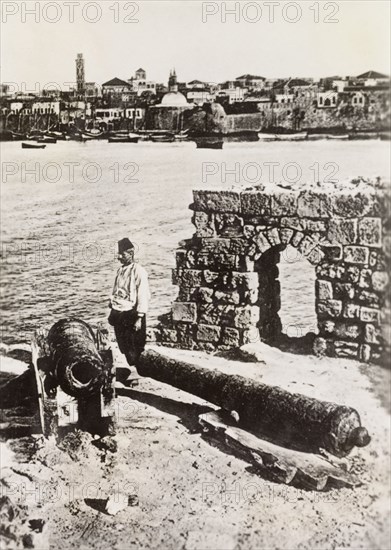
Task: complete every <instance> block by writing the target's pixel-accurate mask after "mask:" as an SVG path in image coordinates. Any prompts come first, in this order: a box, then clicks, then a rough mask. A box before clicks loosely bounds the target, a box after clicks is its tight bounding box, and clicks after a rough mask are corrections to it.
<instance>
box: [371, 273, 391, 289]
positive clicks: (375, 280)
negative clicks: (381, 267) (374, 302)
mask: <svg viewBox="0 0 391 550" xmlns="http://www.w3.org/2000/svg"><path fill="white" fill-rule="evenodd" d="M388 282H389V276H388V273H387V272H386V271H375V272H374V273H372V286H373V290H376V292H383V291H384V290H385V289H386V288H387V285H388Z"/></svg>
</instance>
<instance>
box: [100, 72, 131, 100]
mask: <svg viewBox="0 0 391 550" xmlns="http://www.w3.org/2000/svg"><path fill="white" fill-rule="evenodd" d="M131 91H132V88H131V86H130V84H129V83H128V82H126V81H125V80H121V79H120V78H118V77H115V78H112V79H111V80H108V81H107V82H105V83H104V84H102V95H103V97H104V98H109V97H112V98H122V95H123V94H126V93H129V92H131Z"/></svg>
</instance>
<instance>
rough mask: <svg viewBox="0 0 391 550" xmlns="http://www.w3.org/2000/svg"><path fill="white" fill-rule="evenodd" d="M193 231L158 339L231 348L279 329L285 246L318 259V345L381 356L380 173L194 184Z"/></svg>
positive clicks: (385, 347)
mask: <svg viewBox="0 0 391 550" xmlns="http://www.w3.org/2000/svg"><path fill="white" fill-rule="evenodd" d="M193 195H194V202H193V204H192V205H191V206H190V208H191V209H192V210H193V217H192V221H193V224H194V226H195V233H194V235H193V237H192V238H191V239H188V240H186V241H184V242H182V243H180V248H179V249H178V250H177V252H176V268H175V269H174V272H173V283H174V284H175V285H178V287H179V292H178V297H177V299H176V301H175V302H174V303H173V305H172V311H171V312H170V314H168V315H165V316H163V317H162V322H161V325H160V328H159V332H158V336H157V337H158V340H160V341H161V342H162V343H164V344H165V345H171V346H178V347H182V348H188V349H193V348H197V349H202V350H206V351H215V350H221V351H223V350H228V349H230V348H232V347H237V346H241V345H243V344H246V343H248V342H251V341H255V340H256V339H257V338H261V339H262V340H264V341H267V342H273V341H274V340H275V339H276V338H277V337H278V335H279V334H280V333H281V321H280V318H279V315H278V312H279V309H280V305H281V303H280V300H281V298H280V281H279V280H278V276H279V272H278V262H279V258H280V253H281V251H282V250H284V248H285V247H286V246H287V245H288V244H290V245H291V246H293V247H295V248H297V249H298V251H299V252H300V253H301V254H302V255H303V256H304V257H305V258H307V260H308V261H309V262H310V263H311V264H312V265H313V266H314V267H315V270H316V285H315V288H314V289H312V288H309V289H308V292H315V294H316V314H317V318H318V334H317V335H316V337H315V338H314V342H313V350H314V352H315V353H317V354H323V355H328V356H336V357H350V358H354V359H360V360H363V361H374V362H381V361H383V360H384V357H385V355H386V354H387V353H388V352H389V346H390V329H389V327H390V286H389V284H390V283H389V275H388V270H389V261H390V249H391V247H390V244H391V224H390V216H389V213H390V208H389V206H390V200H389V199H390V194H389V191H388V189H387V188H386V187H385V186H383V185H381V183H380V182H379V181H377V182H375V183H373V182H365V181H363V180H362V179H358V180H356V181H353V182H351V183H346V185H340V186H339V187H338V188H331V189H330V188H328V189H325V190H322V189H321V188H312V187H308V188H304V189H298V190H294V189H284V188H282V187H277V186H274V188H272V189H270V188H269V189H265V188H262V187H257V188H249V189H243V190H241V191H237V190H233V191H227V190H213V191H211V190H199V191H194V192H193Z"/></svg>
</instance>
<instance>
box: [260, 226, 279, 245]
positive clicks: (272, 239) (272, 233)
mask: <svg viewBox="0 0 391 550" xmlns="http://www.w3.org/2000/svg"><path fill="white" fill-rule="evenodd" d="M264 234H265V235H266V238H267V239H268V241H269V243H270V244H271V245H272V246H277V245H279V244H281V240H280V234H279V232H278V229H277V227H273V228H272V229H268V230H267V231H265V233H264Z"/></svg>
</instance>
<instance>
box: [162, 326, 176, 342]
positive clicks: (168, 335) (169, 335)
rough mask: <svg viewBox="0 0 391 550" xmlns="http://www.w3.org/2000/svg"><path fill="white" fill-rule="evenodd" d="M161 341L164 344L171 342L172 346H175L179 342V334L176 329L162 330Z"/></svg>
mask: <svg viewBox="0 0 391 550" xmlns="http://www.w3.org/2000/svg"><path fill="white" fill-rule="evenodd" d="M160 341H161V342H162V343H163V344H164V343H165V342H169V343H172V344H175V343H176V342H178V334H177V331H176V330H175V329H172V328H171V329H170V328H162V329H161V331H160Z"/></svg>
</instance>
